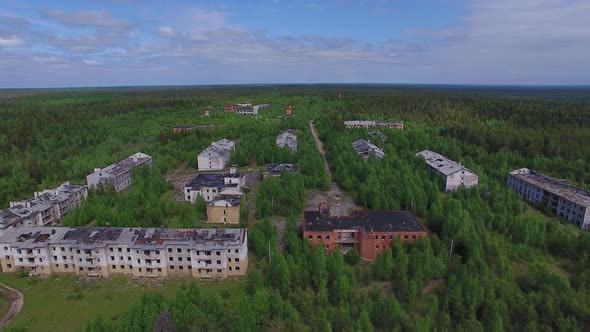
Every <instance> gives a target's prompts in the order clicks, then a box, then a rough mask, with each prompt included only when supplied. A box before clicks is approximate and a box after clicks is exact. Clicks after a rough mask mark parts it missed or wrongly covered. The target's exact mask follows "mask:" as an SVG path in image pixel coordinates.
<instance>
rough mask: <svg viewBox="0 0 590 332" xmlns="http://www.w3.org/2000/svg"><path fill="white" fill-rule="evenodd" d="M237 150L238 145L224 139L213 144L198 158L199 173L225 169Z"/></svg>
mask: <svg viewBox="0 0 590 332" xmlns="http://www.w3.org/2000/svg"><path fill="white" fill-rule="evenodd" d="M235 149H236V143H234V142H232V141H230V140H227V139H222V140H219V141H215V142H212V143H211V145H209V146H208V147H207V148H206V149H205V150H203V152H201V153H200V154H199V155H198V156H197V165H198V169H199V171H220V170H222V169H223V168H225V165H226V164H227V162H228V161H229V157H230V156H231V154H232V152H234V151H235Z"/></svg>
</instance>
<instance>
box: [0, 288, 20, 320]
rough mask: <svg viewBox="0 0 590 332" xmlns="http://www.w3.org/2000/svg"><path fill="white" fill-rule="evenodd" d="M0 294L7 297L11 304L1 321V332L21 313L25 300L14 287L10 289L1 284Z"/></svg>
mask: <svg viewBox="0 0 590 332" xmlns="http://www.w3.org/2000/svg"><path fill="white" fill-rule="evenodd" d="M0 293H2V296H4V297H6V299H7V300H8V301H9V302H10V309H8V312H7V313H6V315H4V317H3V318H2V320H0V330H2V329H4V328H5V327H7V326H8V325H10V323H12V321H13V320H14V319H15V318H16V315H18V313H19V312H20V311H21V309H22V308H23V305H24V304H25V300H24V297H23V293H21V292H20V291H19V290H16V289H14V288H12V287H8V286H6V285H5V284H2V283H0Z"/></svg>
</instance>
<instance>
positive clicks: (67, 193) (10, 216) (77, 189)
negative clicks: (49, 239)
mask: <svg viewBox="0 0 590 332" xmlns="http://www.w3.org/2000/svg"><path fill="white" fill-rule="evenodd" d="M87 197H88V189H87V188H86V186H77V185H70V183H69V182H64V183H62V184H61V185H60V186H59V187H57V188H55V189H46V190H43V191H38V192H35V193H34V197H33V198H30V199H27V200H24V201H19V202H10V208H8V209H6V210H3V211H0V234H2V233H3V232H4V231H6V230H7V229H8V228H10V227H20V226H54V225H56V224H58V223H59V222H60V221H61V220H62V219H63V218H64V217H65V216H66V215H67V214H68V212H70V211H71V210H72V209H74V208H76V207H79V206H80V205H82V201H84V200H86V198H87Z"/></svg>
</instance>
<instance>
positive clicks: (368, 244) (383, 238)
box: [303, 204, 427, 260]
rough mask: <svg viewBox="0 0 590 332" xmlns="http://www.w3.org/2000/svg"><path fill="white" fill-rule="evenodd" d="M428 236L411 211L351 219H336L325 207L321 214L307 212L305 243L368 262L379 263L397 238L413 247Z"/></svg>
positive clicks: (365, 214) (359, 215)
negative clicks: (356, 255)
mask: <svg viewBox="0 0 590 332" xmlns="http://www.w3.org/2000/svg"><path fill="white" fill-rule="evenodd" d="M426 235H427V232H426V228H425V227H424V226H423V225H422V224H421V223H420V221H419V220H418V219H417V218H416V217H415V216H414V215H413V214H412V212H410V211H354V212H353V213H352V215H349V216H334V215H331V213H330V209H329V208H328V206H326V205H325V204H322V205H320V208H319V209H318V210H312V211H304V212H303V238H304V239H307V240H309V241H310V242H311V243H312V244H314V245H322V246H323V247H324V248H325V249H326V251H327V252H331V251H333V250H337V249H338V250H343V251H348V250H350V249H356V250H357V251H358V253H359V255H360V256H361V257H362V258H364V259H367V260H375V258H377V255H379V254H380V253H382V252H383V251H384V250H385V249H387V248H389V247H391V242H392V241H393V240H394V239H396V238H399V239H400V240H401V241H402V242H404V243H405V242H410V243H412V242H415V241H416V240H417V239H419V238H421V237H425V236H426Z"/></svg>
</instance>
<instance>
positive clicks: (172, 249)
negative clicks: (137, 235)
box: [0, 233, 248, 278]
mask: <svg viewBox="0 0 590 332" xmlns="http://www.w3.org/2000/svg"><path fill="white" fill-rule="evenodd" d="M247 236H248V235H247V233H245V236H244V239H243V241H242V243H241V245H239V246H230V247H227V246H221V247H219V248H215V247H214V246H210V247H202V248H195V247H193V246H189V245H188V244H171V245H165V246H162V247H161V248H151V249H140V248H129V247H128V246H127V245H108V246H107V245H105V246H103V247H97V248H88V247H86V248H83V247H76V246H70V245H60V244H46V246H45V247H39V248H31V249H17V248H13V247H11V245H10V244H8V243H0V266H1V267H2V271H3V272H7V273H10V272H16V271H17V270H18V269H19V268H20V269H25V270H31V271H33V273H34V274H37V275H50V274H58V273H69V274H76V275H82V276H92V277H105V278H107V277H109V276H113V275H129V276H133V277H144V278H159V277H201V278H225V277H228V276H243V275H245V274H246V272H247V270H248V245H247V244H248V238H247ZM21 260H22V261H21Z"/></svg>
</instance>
